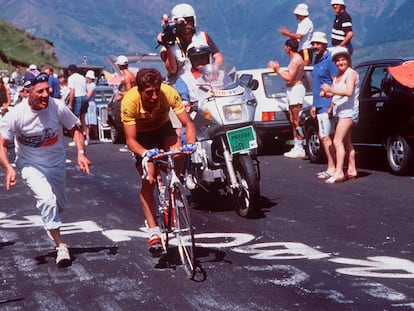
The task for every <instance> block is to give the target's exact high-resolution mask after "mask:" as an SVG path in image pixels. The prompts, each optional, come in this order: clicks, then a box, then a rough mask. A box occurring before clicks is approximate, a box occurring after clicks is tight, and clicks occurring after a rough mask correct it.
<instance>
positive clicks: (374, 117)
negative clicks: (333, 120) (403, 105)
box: [352, 63, 390, 146]
mask: <svg viewBox="0 0 414 311" xmlns="http://www.w3.org/2000/svg"><path fill="white" fill-rule="evenodd" d="M389 65H390V64H387V63H381V64H373V65H367V66H361V67H357V68H356V71H357V72H358V74H359V77H360V95H359V121H358V124H357V125H356V126H355V127H354V129H353V130H352V139H353V143H354V145H368V146H381V145H382V143H383V139H384V132H385V131H384V120H385V116H384V106H385V104H386V102H388V101H389V96H388V95H387V94H386V92H385V91H384V89H383V84H384V83H383V81H384V80H386V79H387V77H388V75H389V74H388V67H389Z"/></svg>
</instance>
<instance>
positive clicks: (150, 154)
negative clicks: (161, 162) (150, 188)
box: [141, 148, 161, 180]
mask: <svg viewBox="0 0 414 311" xmlns="http://www.w3.org/2000/svg"><path fill="white" fill-rule="evenodd" d="M160 154H161V150H160V149H158V148H153V149H149V150H147V151H145V152H144V153H143V154H142V162H141V165H142V179H146V180H149V178H150V176H149V175H148V161H149V160H150V159H154V158H156V157H157V156H158V155H160Z"/></svg>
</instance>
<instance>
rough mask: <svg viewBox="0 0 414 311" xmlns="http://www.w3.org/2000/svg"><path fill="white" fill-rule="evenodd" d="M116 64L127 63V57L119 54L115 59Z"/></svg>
mask: <svg viewBox="0 0 414 311" xmlns="http://www.w3.org/2000/svg"><path fill="white" fill-rule="evenodd" d="M116 64H117V65H128V58H127V57H126V56H125V55H119V56H118V58H117V59H116Z"/></svg>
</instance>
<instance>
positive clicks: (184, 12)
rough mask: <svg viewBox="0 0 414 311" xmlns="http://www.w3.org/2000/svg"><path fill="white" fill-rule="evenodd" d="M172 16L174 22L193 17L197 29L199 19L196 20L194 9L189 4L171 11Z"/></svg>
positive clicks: (180, 5) (181, 5)
mask: <svg viewBox="0 0 414 311" xmlns="http://www.w3.org/2000/svg"><path fill="white" fill-rule="evenodd" d="M171 15H172V20H173V21H175V20H178V19H180V18H185V17H192V18H193V19H194V27H197V19H196V15H195V11H194V8H193V7H192V6H191V5H189V4H187V3H180V4H177V5H176V6H175V7H174V8H173V9H172V10H171Z"/></svg>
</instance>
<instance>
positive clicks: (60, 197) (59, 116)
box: [0, 73, 90, 266]
mask: <svg viewBox="0 0 414 311" xmlns="http://www.w3.org/2000/svg"><path fill="white" fill-rule="evenodd" d="M48 79H49V76H48V75H47V74H46V73H41V74H39V75H38V76H36V77H35V78H34V80H33V81H32V82H31V85H30V95H29V97H28V99H27V101H24V102H22V103H20V104H19V105H17V106H16V107H15V108H14V109H13V110H12V111H10V112H8V113H7V114H6V115H5V117H4V118H2V119H1V120H0V165H1V166H2V167H3V169H4V172H5V174H6V177H5V182H6V189H7V190H10V187H11V186H14V185H16V177H17V174H16V171H15V169H14V167H13V166H12V165H11V163H10V162H9V158H8V150H7V146H8V144H9V142H10V141H12V140H13V139H14V145H15V152H16V159H15V164H16V167H17V168H18V169H19V170H20V172H21V177H22V179H23V180H24V182H25V183H26V184H27V185H28V187H29V188H30V190H32V192H33V193H34V197H35V198H36V207H37V208H38V209H39V212H40V216H41V217H42V220H43V224H44V228H45V229H46V231H47V232H48V234H49V236H50V237H51V238H52V239H53V240H54V242H55V244H56V250H57V256H56V264H57V265H59V266H68V265H70V264H71V258H70V255H69V250H68V247H67V245H66V243H65V242H64V241H63V240H62V237H61V235H60V229H59V228H60V227H61V226H62V221H61V219H60V216H59V212H60V211H61V210H63V209H64V208H65V207H66V201H67V198H66V156H65V148H64V145H63V142H62V137H63V127H64V128H66V129H70V132H71V134H72V136H73V140H74V142H75V145H76V147H77V150H78V165H79V168H80V169H81V170H82V171H84V172H86V173H87V174H89V166H90V161H89V159H88V158H87V157H86V155H85V145H84V138H83V134H82V131H81V129H80V123H79V120H78V118H77V117H76V116H75V115H74V114H73V113H72V112H71V111H70V110H69V109H68V107H67V106H66V105H65V103H64V102H63V101H62V100H60V99H55V98H52V97H50V96H49V84H48Z"/></svg>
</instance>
